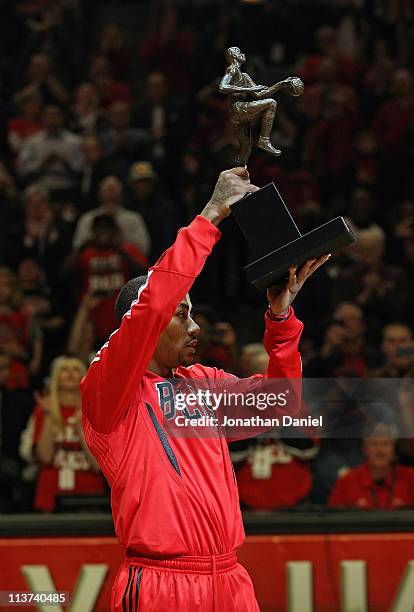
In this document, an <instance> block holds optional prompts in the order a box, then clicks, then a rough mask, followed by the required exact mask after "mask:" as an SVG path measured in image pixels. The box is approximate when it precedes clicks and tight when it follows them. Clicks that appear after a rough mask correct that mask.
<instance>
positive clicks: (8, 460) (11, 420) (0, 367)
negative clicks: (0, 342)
mask: <svg viewBox="0 0 414 612" xmlns="http://www.w3.org/2000/svg"><path fill="white" fill-rule="evenodd" d="M10 367H11V358H10V356H9V355H7V354H5V353H3V352H1V351H0V487H1V496H0V512H15V511H16V506H17V507H18V500H17V499H16V495H17V494H18V490H17V489H18V486H19V481H20V472H21V468H22V461H21V459H20V456H19V441H20V435H21V433H22V431H23V429H24V427H25V424H26V422H27V419H28V418H29V415H30V413H31V412H32V409H33V402H32V401H31V399H30V397H29V396H28V395H27V394H25V393H22V392H21V391H10V390H9V389H8V388H7V382H8V378H9V376H10Z"/></svg>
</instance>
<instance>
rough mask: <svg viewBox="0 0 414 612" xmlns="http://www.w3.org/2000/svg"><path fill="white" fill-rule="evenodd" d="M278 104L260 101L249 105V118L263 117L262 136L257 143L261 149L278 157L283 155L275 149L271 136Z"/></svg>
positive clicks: (274, 101) (270, 100)
mask: <svg viewBox="0 0 414 612" xmlns="http://www.w3.org/2000/svg"><path fill="white" fill-rule="evenodd" d="M276 109H277V102H276V100H273V99H271V98H270V99H268V100H260V101H259V100H258V101H257V102H251V103H250V105H249V116H250V117H252V116H256V115H258V114H260V115H261V125H260V136H259V139H258V141H257V146H258V148H259V149H262V150H263V151H266V152H267V153H270V154H271V155H275V156H276V157H278V156H279V155H280V154H281V151H280V150H279V149H275V148H274V147H273V145H272V143H271V142H270V134H271V133H272V127H273V122H274V120H275V115H276Z"/></svg>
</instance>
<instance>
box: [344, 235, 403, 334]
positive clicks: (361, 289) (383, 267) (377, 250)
mask: <svg viewBox="0 0 414 612" xmlns="http://www.w3.org/2000/svg"><path fill="white" fill-rule="evenodd" d="M385 247H386V238H385V234H384V232H383V230H381V228H379V227H374V228H368V229H366V230H362V231H360V232H359V233H358V240H357V242H356V243H355V244H354V245H352V247H350V248H349V252H352V255H353V257H354V259H355V260H356V263H355V264H353V265H352V266H350V267H349V268H348V269H346V270H344V272H343V273H342V274H341V276H340V277H339V279H338V282H337V284H336V286H335V291H334V301H336V302H338V301H343V300H350V301H351V300H354V301H355V302H356V303H357V304H359V306H360V307H361V308H362V309H363V311H364V314H365V316H366V317H367V318H368V319H369V323H370V324H371V325H376V326H377V328H378V326H379V324H380V322H381V321H383V322H388V321H391V320H392V319H395V318H399V317H404V314H405V312H406V308H407V300H408V287H407V279H406V276H405V274H404V271H403V270H402V269H401V268H399V267H397V266H392V265H390V264H387V263H385V262H384V261H383V258H384V254H385Z"/></svg>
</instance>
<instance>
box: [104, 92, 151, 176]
mask: <svg viewBox="0 0 414 612" xmlns="http://www.w3.org/2000/svg"><path fill="white" fill-rule="evenodd" d="M107 118H108V127H107V128H106V129H105V130H104V131H103V132H102V134H101V143H102V151H103V155H104V157H105V158H106V159H108V161H109V162H110V163H111V167H112V168H113V172H114V173H115V174H116V175H117V176H119V177H122V178H126V177H127V174H128V168H129V166H130V165H131V163H132V162H133V161H134V160H135V159H137V158H139V157H141V156H142V155H145V153H146V150H147V146H148V136H147V133H146V131H145V130H143V129H139V128H135V127H132V126H131V106H130V105H129V104H128V103H127V102H122V101H116V102H112V104H111V105H110V106H109V107H108V112H107Z"/></svg>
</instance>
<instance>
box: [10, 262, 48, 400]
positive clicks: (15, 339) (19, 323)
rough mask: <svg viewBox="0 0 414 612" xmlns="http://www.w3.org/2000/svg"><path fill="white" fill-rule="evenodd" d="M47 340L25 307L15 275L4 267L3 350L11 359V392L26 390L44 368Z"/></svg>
mask: <svg viewBox="0 0 414 612" xmlns="http://www.w3.org/2000/svg"><path fill="white" fill-rule="evenodd" d="M42 347H43V339H42V335H41V332H40V329H39V327H38V326H37V324H36V321H35V320H34V319H33V317H32V316H31V315H30V312H29V310H28V309H27V308H24V306H23V298H22V294H21V292H20V288H19V286H18V284H17V280H16V277H15V275H14V274H13V273H12V272H11V271H10V270H9V269H8V268H0V351H1V352H2V353H4V354H5V355H8V356H9V357H10V358H11V365H10V368H11V371H10V376H9V378H8V380H7V386H8V388H9V389H25V388H27V387H28V386H29V380H30V379H29V377H30V376H35V375H36V374H37V373H38V371H39V369H40V366H41V361H42Z"/></svg>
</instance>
